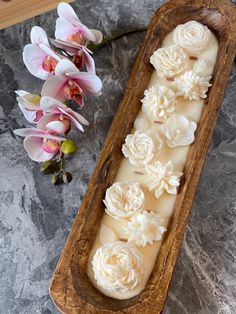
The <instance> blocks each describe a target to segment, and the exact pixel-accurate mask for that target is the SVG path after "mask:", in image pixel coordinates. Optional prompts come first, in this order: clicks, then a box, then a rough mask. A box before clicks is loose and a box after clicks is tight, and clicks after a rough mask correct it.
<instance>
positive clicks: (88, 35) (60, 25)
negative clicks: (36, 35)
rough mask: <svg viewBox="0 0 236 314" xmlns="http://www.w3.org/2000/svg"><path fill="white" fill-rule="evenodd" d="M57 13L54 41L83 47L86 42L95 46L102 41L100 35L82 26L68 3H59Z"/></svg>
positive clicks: (96, 31)
mask: <svg viewBox="0 0 236 314" xmlns="http://www.w3.org/2000/svg"><path fill="white" fill-rule="evenodd" d="M57 12H58V15H59V18H58V19H57V21H56V30H55V37H56V39H60V40H63V41H67V42H73V43H76V44H80V45H84V44H85V42H86V41H92V42H94V43H95V44H99V43H100V42H101V41H102V33H101V32H99V31H98V30H95V29H89V28H87V27H86V26H85V25H83V24H82V23H81V21H80V19H79V18H78V16H77V15H76V13H75V11H74V10H73V8H72V7H71V6H70V5H69V4H68V3H65V2H61V3H60V4H59V5H58V8H57Z"/></svg>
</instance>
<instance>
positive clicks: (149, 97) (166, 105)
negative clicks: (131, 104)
mask: <svg viewBox="0 0 236 314" xmlns="http://www.w3.org/2000/svg"><path fill="white" fill-rule="evenodd" d="M141 102H142V103H143V105H142V110H143V112H144V113H146V114H147V115H148V116H149V118H150V119H151V120H152V121H153V120H156V121H163V120H165V119H167V117H168V114H169V113H170V112H173V111H174V110H175V105H176V102H177V101H176V96H175V93H174V92H173V91H172V90H171V89H170V88H168V87H166V86H159V85H154V86H151V87H150V88H149V89H148V90H145V92H144V98H143V99H142V100H141Z"/></svg>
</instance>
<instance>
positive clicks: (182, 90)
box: [175, 71, 211, 101]
mask: <svg viewBox="0 0 236 314" xmlns="http://www.w3.org/2000/svg"><path fill="white" fill-rule="evenodd" d="M210 80H211V76H207V77H203V76H199V75H198V74H197V73H195V72H194V71H187V72H185V73H184V74H183V75H181V76H180V77H178V78H176V80H175V86H176V87H177V89H178V93H177V95H178V96H183V97H184V99H188V100H191V101H192V100H196V101H199V100H200V99H201V98H207V91H208V88H209V87H210V86H211V84H210V83H209V81H210Z"/></svg>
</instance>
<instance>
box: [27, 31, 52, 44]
mask: <svg viewBox="0 0 236 314" xmlns="http://www.w3.org/2000/svg"><path fill="white" fill-rule="evenodd" d="M30 38H31V42H32V44H35V45H39V44H44V45H46V46H49V42H48V37H47V34H46V32H45V31H44V30H43V29H42V28H41V27H39V26H34V27H32V29H31V33H30Z"/></svg>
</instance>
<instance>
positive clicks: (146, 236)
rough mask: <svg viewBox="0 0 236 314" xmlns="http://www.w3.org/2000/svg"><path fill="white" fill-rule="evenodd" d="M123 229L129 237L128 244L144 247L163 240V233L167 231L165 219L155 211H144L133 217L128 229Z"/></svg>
mask: <svg viewBox="0 0 236 314" xmlns="http://www.w3.org/2000/svg"><path fill="white" fill-rule="evenodd" d="M123 229H124V232H125V234H126V235H127V236H128V243H134V244H135V245H137V246H143V247H144V246H146V245H147V244H153V242H154V241H159V240H161V238H162V235H163V233H164V232H165V231H166V230H167V229H166V227H164V219H163V218H162V217H160V216H159V214H158V213H156V212H154V211H150V212H149V211H143V212H142V213H139V214H138V215H136V216H134V217H132V219H131V221H129V222H128V224H127V227H124V228H123Z"/></svg>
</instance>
